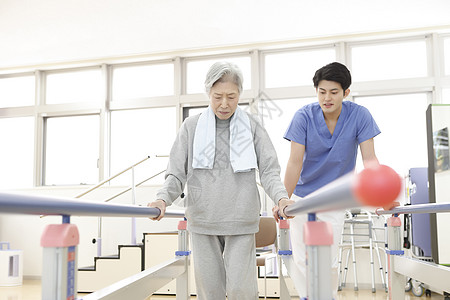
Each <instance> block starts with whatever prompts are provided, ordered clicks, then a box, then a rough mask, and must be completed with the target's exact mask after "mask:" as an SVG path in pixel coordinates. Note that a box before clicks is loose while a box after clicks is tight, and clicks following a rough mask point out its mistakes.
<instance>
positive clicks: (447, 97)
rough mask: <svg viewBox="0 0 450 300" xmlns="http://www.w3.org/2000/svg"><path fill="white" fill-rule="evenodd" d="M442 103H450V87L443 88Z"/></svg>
mask: <svg viewBox="0 0 450 300" xmlns="http://www.w3.org/2000/svg"><path fill="white" fill-rule="evenodd" d="M442 103H443V104H450V89H443V90H442Z"/></svg>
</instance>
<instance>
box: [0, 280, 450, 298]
mask: <svg viewBox="0 0 450 300" xmlns="http://www.w3.org/2000/svg"><path fill="white" fill-rule="evenodd" d="M82 296H83V295H78V298H81V297H82ZM147 299H148V300H168V299H175V297H174V296H159V295H155V296H150V297H149V298H147ZM191 299H196V297H192V298H191ZM261 299H262V298H261ZM273 299H276V298H273ZM292 299H296V298H292ZM297 299H298V298H297ZM369 299H370V300H387V299H389V297H388V294H387V293H385V292H384V291H377V292H376V293H372V292H371V291H370V290H360V291H357V292H355V291H353V289H347V290H343V291H341V292H339V293H338V298H337V299H336V300H369ZM413 299H422V300H425V299H427V300H428V299H431V300H435V299H441V300H443V299H444V296H442V295H439V294H435V293H433V294H432V295H431V297H426V298H425V295H424V296H422V297H415V296H413V294H412V293H406V296H405V300H413ZM0 300H41V282H40V281H39V280H24V281H23V285H21V286H15V287H0ZM130 300H135V299H130ZM394 300H401V299H394Z"/></svg>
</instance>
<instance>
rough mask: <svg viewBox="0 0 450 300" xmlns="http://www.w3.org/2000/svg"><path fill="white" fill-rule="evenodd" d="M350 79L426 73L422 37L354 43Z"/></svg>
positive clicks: (388, 77)
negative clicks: (393, 41)
mask: <svg viewBox="0 0 450 300" xmlns="http://www.w3.org/2000/svg"><path fill="white" fill-rule="evenodd" d="M351 58H352V77H353V81H368V80H387V79H397V78H413V77H426V76H427V75H428V74H427V48H426V43H425V41H424V40H423V41H411V42H399V43H389V44H382V45H364V46H353V47H352V48H351Z"/></svg>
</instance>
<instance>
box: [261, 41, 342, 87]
mask: <svg viewBox="0 0 450 300" xmlns="http://www.w3.org/2000/svg"><path fill="white" fill-rule="evenodd" d="M335 60H336V51H335V50H334V49H333V48H329V49H318V50H309V51H306V50H304V51H296V52H283V53H274V54H267V55H265V71H264V75H265V87H266V88H276V87H286V86H301V85H309V86H312V78H313V76H314V73H315V72H316V70H317V69H319V68H321V67H323V66H325V65H326V64H329V63H331V62H333V61H335Z"/></svg>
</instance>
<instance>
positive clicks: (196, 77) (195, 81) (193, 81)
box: [186, 57, 252, 94]
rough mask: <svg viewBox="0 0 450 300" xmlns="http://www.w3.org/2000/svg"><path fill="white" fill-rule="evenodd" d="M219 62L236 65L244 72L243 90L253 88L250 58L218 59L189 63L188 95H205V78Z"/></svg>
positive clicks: (187, 76)
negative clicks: (210, 69)
mask: <svg viewBox="0 0 450 300" xmlns="http://www.w3.org/2000/svg"><path fill="white" fill-rule="evenodd" d="M218 61H228V62H231V63H234V64H236V65H237V66H238V67H239V68H240V69H241V71H242V75H243V76H244V83H243V88H244V90H248V89H250V88H251V86H252V77H251V61H250V57H230V58H217V59H209V60H198V61H197V60H195V61H188V62H187V65H186V68H187V75H186V80H187V82H186V92H187V93H188V94H195V93H204V92H205V85H204V83H205V78H206V73H208V70H209V68H210V67H211V66H212V65H213V64H214V63H215V62H218Z"/></svg>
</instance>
